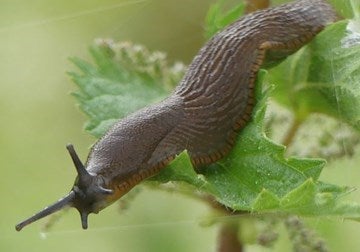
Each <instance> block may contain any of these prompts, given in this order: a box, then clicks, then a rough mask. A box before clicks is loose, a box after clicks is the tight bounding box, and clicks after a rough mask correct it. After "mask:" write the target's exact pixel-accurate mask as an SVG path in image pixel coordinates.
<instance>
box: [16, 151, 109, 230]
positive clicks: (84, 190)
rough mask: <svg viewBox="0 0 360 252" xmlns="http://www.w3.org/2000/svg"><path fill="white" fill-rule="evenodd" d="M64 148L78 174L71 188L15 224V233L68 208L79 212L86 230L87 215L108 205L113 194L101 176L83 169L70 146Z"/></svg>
mask: <svg viewBox="0 0 360 252" xmlns="http://www.w3.org/2000/svg"><path fill="white" fill-rule="evenodd" d="M66 148H67V149H68V151H69V153H70V156H71V158H72V160H73V162H74V165H75V167H76V171H77V173H78V176H77V178H76V180H75V183H74V186H73V188H72V189H71V191H70V192H69V194H68V195H66V196H65V197H64V198H62V199H60V200H58V201H57V202H56V203H54V204H52V205H50V206H48V207H46V208H45V209H44V210H42V211H40V212H39V213H37V214H35V215H33V216H32V217H30V218H28V219H26V220H24V221H23V222H21V223H19V224H17V225H16V227H15V228H16V230H17V231H20V230H21V229H22V228H23V227H25V226H27V225H29V224H30V223H32V222H34V221H37V220H39V219H41V218H43V217H45V216H48V215H50V214H52V213H54V212H56V211H59V210H61V209H63V208H65V207H68V206H70V207H75V208H76V209H77V210H78V211H79V213H80V216H81V224H82V227H83V229H87V227H88V224H87V217H88V215H89V214H90V213H98V212H99V211H100V210H101V209H103V208H104V207H105V206H106V205H108V203H107V198H108V197H109V196H111V194H113V190H110V189H106V188H105V187H104V186H105V181H104V179H103V178H102V177H101V176H96V175H93V174H91V173H89V172H88V171H87V170H86V169H85V167H84V165H83V163H82V162H81V161H80V159H79V157H78V155H77V154H76V152H75V150H74V147H73V146H72V145H71V144H69V145H67V146H66Z"/></svg>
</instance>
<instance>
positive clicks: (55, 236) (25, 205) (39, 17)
mask: <svg viewBox="0 0 360 252" xmlns="http://www.w3.org/2000/svg"><path fill="white" fill-rule="evenodd" d="M212 2H214V1H210V0H196V1H194V0H182V1H180V2H179V1H174V0H144V1H122V0H72V1H69V0H64V1H46V0H32V1H25V0H0V78H1V79H0V83H1V84H0V85H1V86H0V114H1V119H0V120H1V121H0V148H1V149H0V167H1V172H2V176H1V177H0V189H1V190H0V191H1V200H2V202H1V206H0V216H1V219H0V251H89V252H91V251H134V252H137V251H139V252H140V251H141V252H142V251H214V250H215V248H216V231H217V228H216V226H210V227H201V226H200V224H199V223H200V222H201V221H202V220H203V219H204V218H205V219H206V216H207V215H208V212H209V211H208V207H207V206H206V205H204V204H201V203H200V202H197V201H195V200H192V199H190V198H186V197H184V196H181V195H178V194H170V193H166V192H161V191H159V190H150V189H149V188H145V189H144V190H142V191H141V193H140V194H139V195H138V196H137V197H136V198H135V200H134V201H133V202H132V203H131V205H130V208H129V209H128V210H127V211H125V212H123V213H121V214H119V213H118V212H119V211H118V208H119V207H118V205H117V204H114V205H113V206H111V207H109V208H107V209H105V210H104V211H102V212H101V213H100V214H99V215H91V216H90V218H89V225H90V228H89V230H87V231H82V230H81V226H80V218H79V216H78V213H77V212H76V211H75V210H72V209H71V210H70V211H68V212H67V213H66V214H64V215H63V216H62V218H61V219H60V220H59V221H58V222H57V223H56V225H55V226H54V228H53V229H52V230H51V232H50V233H48V234H47V236H46V238H42V236H41V235H40V231H39V230H40V229H41V227H42V226H43V225H44V223H45V222H46V220H42V221H40V222H37V223H34V224H33V225H31V226H29V227H27V228H25V229H24V230H23V231H22V232H20V233H17V232H16V231H15V229H14V225H15V224H16V223H17V222H19V221H20V220H22V219H23V218H26V217H29V216H30V215H32V214H34V213H35V212H36V211H38V210H41V209H42V208H43V207H45V206H46V205H48V204H50V203H52V202H54V201H55V200H57V199H58V198H60V197H62V196H63V195H64V194H66V193H67V192H68V190H69V189H70V187H71V186H72V183H73V180H74V177H75V170H74V168H73V165H72V162H71V160H70V157H69V156H68V154H67V151H66V149H65V144H66V143H69V142H71V143H73V144H74V145H75V147H76V149H77V151H78V153H79V155H80V156H81V157H82V159H83V160H85V158H86V155H87V153H88V151H89V147H90V145H91V144H92V143H93V142H94V141H95V139H94V138H92V137H91V136H90V135H88V134H87V133H85V132H84V131H83V123H84V121H85V120H86V118H85V116H84V115H83V114H82V113H81V112H80V111H79V109H78V108H77V106H76V105H75V99H74V98H73V97H71V95H70V93H71V91H73V90H75V86H74V84H73V83H72V82H71V81H70V79H69V77H68V76H67V75H66V72H67V71H72V70H75V69H74V66H72V65H71V63H70V62H69V61H68V57H71V56H78V57H81V58H85V59H89V55H88V52H87V48H88V46H89V45H90V44H91V43H92V42H93V40H94V39H95V38H113V39H115V40H129V41H133V42H136V43H141V44H144V45H146V46H147V47H149V48H150V49H152V50H162V51H165V52H167V53H168V54H169V56H170V59H171V60H181V61H184V62H185V63H189V61H190V60H191V58H192V57H193V55H194V54H195V53H196V51H197V50H198V49H199V47H200V46H201V45H202V44H203V42H204V39H203V33H202V32H203V21H204V18H205V14H206V11H207V9H208V7H209V5H210V4H211V3H212ZM230 2H232V1H229V3H230ZM234 2H236V1H235V0H234ZM89 60H90V59H89ZM359 151H360V150H358V151H357V155H356V154H355V155H356V156H355V158H353V159H347V158H343V159H341V160H339V161H337V162H332V163H330V164H329V166H328V168H327V169H326V171H325V172H324V174H323V176H322V180H324V181H328V182H332V183H337V184H346V185H352V186H360V181H359V179H357V178H359V175H360V174H359V173H360V172H359V169H357V167H356V166H357V164H359V162H360V158H359V155H358V153H359ZM351 197H352V198H353V199H354V198H355V199H356V198H357V199H358V201H360V196H359V193H354V195H352V196H351ZM310 225H313V226H315V227H316V228H318V229H319V232H320V233H321V234H322V235H324V236H325V237H326V239H327V241H328V242H329V244H330V247H331V248H332V249H333V250H334V251H339V250H340V249H342V250H346V251H359V249H360V240H359V239H358V235H359V234H360V232H359V231H358V230H360V224H358V223H356V222H349V221H345V222H342V221H341V220H334V219H330V220H324V219H317V220H311V221H310ZM290 248H291V246H290V244H289V242H288V241H287V237H286V235H283V236H282V238H281V241H280V242H279V244H277V246H276V247H275V248H274V249H272V250H271V251H279V250H282V251H288V250H289V249H290ZM263 250H265V249H264V248H261V247H258V246H256V245H254V246H251V249H249V251H263Z"/></svg>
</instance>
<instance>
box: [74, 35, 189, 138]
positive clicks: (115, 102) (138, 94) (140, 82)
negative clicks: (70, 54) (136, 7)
mask: <svg viewBox="0 0 360 252" xmlns="http://www.w3.org/2000/svg"><path fill="white" fill-rule="evenodd" d="M90 53H91V55H92V57H93V59H94V61H95V64H96V66H93V65H91V64H89V63H87V62H85V61H83V60H81V59H78V58H72V59H71V61H72V62H73V63H74V64H75V65H76V66H77V67H78V68H79V70H80V72H81V73H75V72H71V73H70V76H71V77H72V79H73V81H74V82H75V83H76V85H77V86H78V88H79V90H78V91H76V92H75V93H74V96H75V97H76V98H77V99H78V101H79V102H80V108H81V110H83V111H84V113H85V114H87V115H88V117H89V119H90V120H89V121H88V122H87V124H86V126H85V129H86V130H87V131H89V132H90V133H91V134H92V135H94V136H96V137H100V136H101V135H103V134H104V132H105V131H106V130H107V129H108V128H109V127H110V126H111V125H112V124H113V123H114V122H115V121H116V120H118V119H119V118H122V117H124V116H126V115H128V114H129V113H131V112H134V111H136V110H138V109H140V108H142V107H145V106H146V105H148V104H149V103H154V102H157V101H160V100H161V99H163V98H165V97H166V96H167V94H168V93H169V91H170V90H171V89H172V88H173V86H174V85H175V84H176V83H177V82H178V81H179V80H180V78H181V77H182V75H183V73H184V71H185V67H184V65H182V64H180V63H176V64H174V65H172V66H170V65H169V64H168V63H167V62H166V59H165V55H164V54H163V53H160V52H152V53H150V52H149V51H148V50H147V49H146V48H144V47H142V46H139V45H131V44H129V43H120V44H114V43H113V42H112V41H104V40H100V41H98V42H97V44H96V45H93V46H92V47H91V48H90Z"/></svg>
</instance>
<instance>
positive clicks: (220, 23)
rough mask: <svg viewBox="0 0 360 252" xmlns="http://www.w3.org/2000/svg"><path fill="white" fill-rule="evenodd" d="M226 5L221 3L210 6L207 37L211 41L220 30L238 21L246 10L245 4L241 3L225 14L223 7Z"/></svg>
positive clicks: (207, 19)
mask: <svg viewBox="0 0 360 252" xmlns="http://www.w3.org/2000/svg"><path fill="white" fill-rule="evenodd" d="M223 5H224V3H223V1H220V2H218V3H215V4H213V5H212V6H210V8H209V10H208V12H207V14H206V19H205V37H206V38H207V39H209V38H210V37H212V36H213V35H214V34H215V33H217V32H218V31H219V30H221V29H222V28H224V27H225V26H227V25H228V24H230V23H232V22H234V21H235V20H236V19H238V18H239V17H240V16H241V15H242V14H243V13H244V9H245V4H244V3H240V4H238V5H236V6H235V7H233V8H232V9H230V10H229V11H228V12H226V13H223V11H222V7H223Z"/></svg>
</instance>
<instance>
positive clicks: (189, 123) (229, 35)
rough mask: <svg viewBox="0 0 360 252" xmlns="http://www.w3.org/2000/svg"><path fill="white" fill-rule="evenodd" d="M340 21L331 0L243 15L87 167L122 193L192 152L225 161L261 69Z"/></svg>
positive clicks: (100, 147)
mask: <svg viewBox="0 0 360 252" xmlns="http://www.w3.org/2000/svg"><path fill="white" fill-rule="evenodd" d="M335 20H336V14H335V12H334V11H333V9H332V8H331V6H330V5H329V4H328V3H327V2H326V1H323V0H300V1H295V2H292V3H288V4H285V5H280V6H278V7H274V8H270V9H266V10H260V11H257V12H254V13H252V14H249V15H247V16H244V17H242V18H240V19H239V20H237V21H236V22H234V23H232V24H231V25H229V26H228V27H226V28H225V29H224V30H222V31H220V32H219V33H217V34H216V35H215V36H214V37H213V38H212V39H210V41H208V42H207V43H206V44H205V45H204V47H202V48H201V50H200V51H199V53H198V54H197V55H196V56H195V58H194V60H193V61H192V63H191V64H190V66H189V69H188V71H187V73H186V75H185V76H184V78H183V79H182V81H181V82H180V83H179V85H178V86H177V88H176V89H175V91H174V92H173V93H172V94H171V95H170V97H169V98H167V99H165V100H164V101H162V102H160V103H158V104H155V105H151V106H149V107H147V108H144V109H142V110H140V111H137V112H135V113H133V114H131V115H130V116H128V117H126V118H124V119H121V120H120V121H119V122H117V123H116V124H115V125H114V126H113V127H112V128H111V129H110V130H109V131H108V132H107V133H106V134H105V135H104V136H103V137H102V138H101V139H100V140H99V141H98V142H97V143H96V144H95V145H94V146H93V148H92V150H91V152H90V154H89V157H88V161H87V163H86V166H87V170H88V171H89V172H91V173H92V174H99V175H101V176H102V177H103V178H104V179H105V180H106V182H107V183H108V184H109V187H110V188H111V187H117V188H118V190H120V191H122V193H121V195H122V194H123V193H125V192H126V191H128V190H129V189H130V188H131V187H133V186H134V185H136V184H137V183H139V182H140V181H141V180H143V179H145V178H147V177H149V176H152V175H154V174H156V173H157V172H158V171H159V170H160V169H161V168H163V167H165V166H166V164H167V163H169V162H170V161H171V160H172V159H173V158H174V157H175V155H177V154H179V153H180V152H182V151H183V150H185V149H186V150H187V151H188V153H189V154H190V157H191V159H192V162H193V164H194V166H195V167H196V166H200V165H203V164H209V163H212V162H215V161H217V160H219V159H221V158H222V157H224V156H225V155H226V154H227V153H228V152H229V151H230V150H231V148H232V147H233V145H234V141H235V137H236V132H237V131H239V130H240V129H241V128H243V127H244V126H245V124H246V123H247V122H248V121H249V119H250V116H251V113H252V109H253V106H254V102H255V99H254V83H255V79H256V74H257V72H258V70H259V68H260V67H261V66H262V67H265V68H266V67H271V66H273V65H275V64H277V63H279V62H280V61H281V60H283V59H285V58H286V57H287V56H288V55H290V54H292V53H294V52H296V51H297V50H298V49H299V48H301V47H302V46H304V45H305V44H306V43H308V42H309V41H310V40H311V39H312V38H313V37H314V36H315V35H316V34H317V33H319V32H320V31H321V30H322V29H323V28H324V27H325V26H326V25H327V24H328V23H331V22H333V21H335ZM121 195H120V194H119V196H121Z"/></svg>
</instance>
